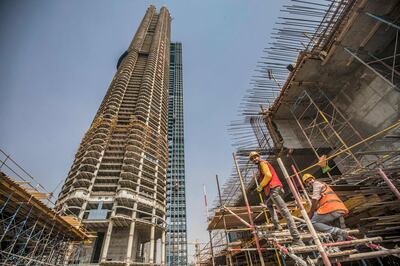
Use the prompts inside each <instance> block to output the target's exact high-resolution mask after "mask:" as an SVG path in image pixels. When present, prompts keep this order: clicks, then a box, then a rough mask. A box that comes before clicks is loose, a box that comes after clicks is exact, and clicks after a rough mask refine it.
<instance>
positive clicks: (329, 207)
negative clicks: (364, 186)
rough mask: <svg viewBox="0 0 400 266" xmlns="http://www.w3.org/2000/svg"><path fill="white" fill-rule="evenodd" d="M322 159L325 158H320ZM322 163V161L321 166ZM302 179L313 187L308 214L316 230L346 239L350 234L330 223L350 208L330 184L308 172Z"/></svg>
mask: <svg viewBox="0 0 400 266" xmlns="http://www.w3.org/2000/svg"><path fill="white" fill-rule="evenodd" d="M321 160H324V158H322V159H321V158H320V161H321ZM325 160H326V158H325ZM322 165H323V164H322V163H321V162H320V166H321V168H322ZM325 167H326V166H325ZM322 169H323V168H322ZM302 179H303V183H304V184H305V185H306V186H308V187H312V196H311V209H310V211H309V213H308V216H309V217H310V219H311V222H312V224H313V225H314V228H315V230H317V231H320V232H326V233H331V234H332V236H334V237H336V238H337V240H340V241H342V240H345V239H346V238H347V236H348V234H347V232H346V231H345V230H342V229H340V228H338V227H334V226H332V225H331V224H330V223H332V222H333V221H335V220H336V219H338V218H340V217H342V216H344V215H346V214H348V213H349V210H348V209H347V208H346V206H345V205H344V203H343V202H342V201H341V200H340V198H339V197H338V196H337V195H336V193H335V192H334V191H333V190H332V188H331V187H330V186H329V185H328V184H326V183H324V182H321V181H318V180H316V178H315V177H314V176H313V175H311V174H308V173H307V174H304V175H303V178H302Z"/></svg>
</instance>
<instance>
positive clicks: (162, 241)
mask: <svg viewBox="0 0 400 266" xmlns="http://www.w3.org/2000/svg"><path fill="white" fill-rule="evenodd" d="M165 234H166V233H165V231H164V232H162V234H161V265H165Z"/></svg>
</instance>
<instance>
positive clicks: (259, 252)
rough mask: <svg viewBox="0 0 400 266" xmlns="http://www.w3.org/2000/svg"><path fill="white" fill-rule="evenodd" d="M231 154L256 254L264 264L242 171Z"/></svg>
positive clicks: (262, 265) (233, 154)
mask: <svg viewBox="0 0 400 266" xmlns="http://www.w3.org/2000/svg"><path fill="white" fill-rule="evenodd" d="M232 156H233V161H234V162H235V167H236V171H237V174H238V176H239V179H240V187H241V188H242V193H243V199H244V202H245V204H246V208H247V214H248V215H249V221H250V226H251V228H252V229H253V232H252V233H253V236H254V242H256V247H257V253H258V256H259V257H260V262H261V266H265V263H264V258H263V255H262V252H261V249H260V248H261V247H260V241H259V239H258V236H257V232H256V227H255V226H254V222H253V217H252V216H251V210H250V205H249V201H248V199H247V193H246V187H245V186H244V182H243V177H242V173H241V172H240V168H239V165H238V162H237V159H236V154H235V153H232Z"/></svg>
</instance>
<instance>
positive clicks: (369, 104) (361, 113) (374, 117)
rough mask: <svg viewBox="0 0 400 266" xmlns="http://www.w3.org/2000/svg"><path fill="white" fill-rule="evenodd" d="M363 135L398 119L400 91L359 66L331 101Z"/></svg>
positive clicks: (399, 114)
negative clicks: (348, 81)
mask: <svg viewBox="0 0 400 266" xmlns="http://www.w3.org/2000/svg"><path fill="white" fill-rule="evenodd" d="M334 102H335V104H336V106H337V107H338V108H339V109H340V110H342V111H343V112H344V113H345V114H346V115H347V116H348V117H350V118H351V123H352V124H353V126H354V127H356V128H357V130H359V131H360V133H361V135H362V136H363V137H367V136H369V135H371V134H374V133H376V132H379V131H381V130H383V129H385V128H386V127H388V126H390V125H392V124H393V123H395V122H396V121H397V120H399V118H400V92H399V91H396V90H395V89H394V88H392V87H390V86H389V85H388V83H387V82H385V81H384V80H382V79H381V78H380V77H378V76H376V75H375V74H373V73H372V72H371V71H370V70H368V69H366V68H362V69H361V70H360V71H359V73H358V74H357V75H355V78H354V79H353V82H351V83H349V84H348V85H347V86H346V87H345V88H343V90H342V91H341V92H340V93H339V94H338V96H337V97H336V98H335V100H334Z"/></svg>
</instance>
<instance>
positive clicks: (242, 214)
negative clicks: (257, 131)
mask: <svg viewBox="0 0 400 266" xmlns="http://www.w3.org/2000/svg"><path fill="white" fill-rule="evenodd" d="M399 126H400V121H399V122H398V123H396V124H394V125H392V126H391V127H389V128H388V130H385V131H383V132H378V133H379V134H374V135H372V136H370V137H368V138H366V139H364V140H363V141H360V142H357V143H355V144H353V145H352V146H349V147H348V149H349V150H350V149H355V148H357V147H359V146H361V145H362V144H365V143H364V141H365V140H371V139H373V138H377V137H378V136H380V135H381V134H384V133H388V132H392V131H394V130H396V129H397V128H398V127H399ZM371 137H373V138H371ZM341 152H343V153H344V152H346V151H343V150H342V151H337V153H341ZM328 158H329V157H328ZM277 161H278V164H279V166H280V168H281V171H282V172H283V175H284V176H285V180H286V181H287V183H288V185H289V188H290V192H291V195H292V196H293V197H294V199H295V201H294V202H292V203H289V208H290V210H291V214H292V215H293V217H295V220H296V223H297V224H298V226H299V227H300V228H301V227H302V225H303V230H302V231H301V238H302V239H303V241H305V242H308V244H307V246H305V247H290V243H291V240H292V238H291V236H290V233H289V232H288V231H287V230H283V231H274V230H273V226H272V225H271V224H270V223H269V219H268V215H267V212H268V210H267V209H266V208H264V207H261V206H250V204H249V201H248V196H247V194H248V193H249V191H248V188H247V187H246V186H245V183H244V178H243V176H242V171H243V169H241V168H240V167H239V164H238V160H237V158H236V156H235V155H234V162H235V165H236V167H237V168H236V169H237V176H238V179H239V182H240V187H241V192H242V193H241V194H242V199H243V201H241V202H242V203H244V206H243V205H242V206H238V207H233V206H226V205H223V204H222V201H220V202H221V205H220V207H219V209H215V213H214V215H213V218H212V219H211V220H210V221H209V223H208V230H209V231H217V233H215V234H214V236H216V235H218V232H219V233H220V235H221V232H223V233H224V234H225V238H224V237H220V238H219V239H218V242H217V241H213V240H214V239H213V238H210V244H209V245H208V246H205V247H204V248H203V251H204V250H205V249H207V248H209V249H210V251H209V252H207V253H206V254H203V255H202V257H200V260H201V261H200V262H198V264H199V265H203V264H205V265H211V264H212V265H217V264H215V262H214V261H213V263H209V262H208V264H207V259H208V260H210V259H211V258H213V259H218V258H219V257H222V261H224V262H223V263H226V265H265V263H266V262H268V263H275V264H279V265H280V260H281V259H282V260H283V261H285V259H286V258H287V257H289V258H291V259H292V260H294V261H295V263H297V265H319V264H321V263H323V264H324V265H331V263H340V262H349V261H363V260H367V259H372V258H375V259H377V261H379V262H380V263H382V261H384V259H383V257H386V256H389V255H393V256H397V255H398V254H400V249H399V248H396V247H395V246H394V245H391V246H392V247H393V248H390V249H387V248H385V247H383V246H382V245H381V244H383V243H385V244H389V246H390V243H392V244H394V243H396V242H397V241H398V237H399V236H397V239H396V238H394V237H393V236H395V234H394V233H395V232H393V228H392V227H391V225H393V224H397V223H398V220H399V218H400V217H399V214H398V213H400V212H399V209H398V208H397V207H395V209H393V210H392V213H389V212H387V210H385V212H382V214H384V215H383V216H378V217H368V218H366V219H364V220H370V221H373V220H374V219H377V220H379V221H385V223H383V224H381V225H379V224H377V223H374V222H373V225H371V226H374V228H375V230H369V229H365V228H362V230H361V229H348V228H347V229H346V231H347V232H348V233H349V234H350V235H351V236H349V238H348V239H347V240H345V241H334V239H333V237H332V236H331V235H330V234H328V233H317V232H316V231H315V229H314V228H313V226H312V224H311V221H310V219H309V218H308V216H307V212H306V208H308V207H309V197H308V195H307V191H306V190H305V189H304V186H302V183H301V181H300V178H299V173H302V172H305V171H306V170H307V169H312V168H313V167H315V166H316V165H317V164H314V165H311V166H309V167H307V168H306V169H302V170H297V169H296V167H295V166H294V165H292V166H291V168H292V172H293V174H292V175H289V174H288V172H287V170H286V167H285V166H284V164H283V162H282V160H281V159H280V158H279V157H278V158H277ZM391 165H392V166H393V164H391ZM398 169H400V168H397V171H398ZM386 170H388V169H386ZM357 172H358V171H357ZM391 173H392V172H391ZM377 174H378V176H379V179H380V180H378V181H380V182H382V181H383V182H382V183H384V184H386V186H387V187H388V188H389V190H390V191H392V194H391V195H387V193H385V191H384V190H386V189H387V188H385V187H382V186H381V187H380V188H379V189H380V190H381V191H382V192H381V194H382V195H386V196H388V197H387V198H388V199H390V200H388V201H386V202H382V201H379V202H378V203H379V204H377V205H376V206H373V205H374V204H373V203H371V202H369V201H368V200H367V201H365V202H361V204H360V202H355V201H357V199H358V195H355V196H354V195H353V196H352V197H348V199H347V200H345V204H346V206H348V207H349V208H350V210H351V212H352V215H356V214H357V212H359V208H360V207H361V208H362V209H363V211H364V212H365V211H367V209H371V208H378V209H379V208H382V205H387V204H389V205H391V206H393V207H394V206H396V205H398V202H396V201H393V197H394V196H395V197H397V199H399V198H398V197H399V196H400V195H399V191H398V190H397V188H396V186H395V185H393V183H394V182H396V180H398V179H395V180H393V179H390V178H388V177H387V175H386V174H385V172H384V170H382V168H379V169H378V171H377ZM357 175H359V173H358V174H357ZM392 177H393V176H392ZM336 180H340V179H336ZM217 186H218V190H220V188H219V182H218V179H217ZM346 186H348V188H349V189H351V191H352V192H353V194H354V193H356V194H358V193H357V192H355V191H354V186H352V185H348V184H347V185H346ZM339 193H340V192H339ZM361 193H362V189H361ZM375 196H377V195H376V194H375ZM261 200H262V199H261ZM363 203H364V204H365V205H364V204H363ZM368 211H370V210H368ZM374 211H377V210H374ZM356 220H357V219H356ZM362 220H363V219H360V220H359V223H360V221H362ZM347 221H348V219H347V220H346V224H347ZM282 225H283V226H284V227H285V226H286V224H284V223H283V224H282ZM353 225H354V224H353ZM367 226H370V225H367ZM380 226H383V227H384V228H383V229H378V230H376V229H377V228H379V227H380ZM387 226H388V227H387ZM306 229H307V230H306ZM233 232H235V233H240V234H241V236H240V237H238V239H236V240H233V241H232V240H231V239H230V238H231V237H232V235H230V236H229V234H230V233H233ZM385 232H390V237H389V238H387V237H386V234H385ZM379 233H383V236H379ZM355 236H361V237H359V238H356V237H355ZM311 241H312V242H311ZM313 243H314V244H313ZM215 247H219V250H218V252H216V251H215V250H213V249H214V248H215ZM220 247H223V249H222V250H221V249H220ZM278 252H279V255H278ZM207 255H208V256H207ZM210 255H212V257H211V256H210ZM396 259H397V258H396ZM390 260H392V258H387V260H386V261H384V262H385V263H387V262H388V261H390ZM220 262H221V261H220Z"/></svg>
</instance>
